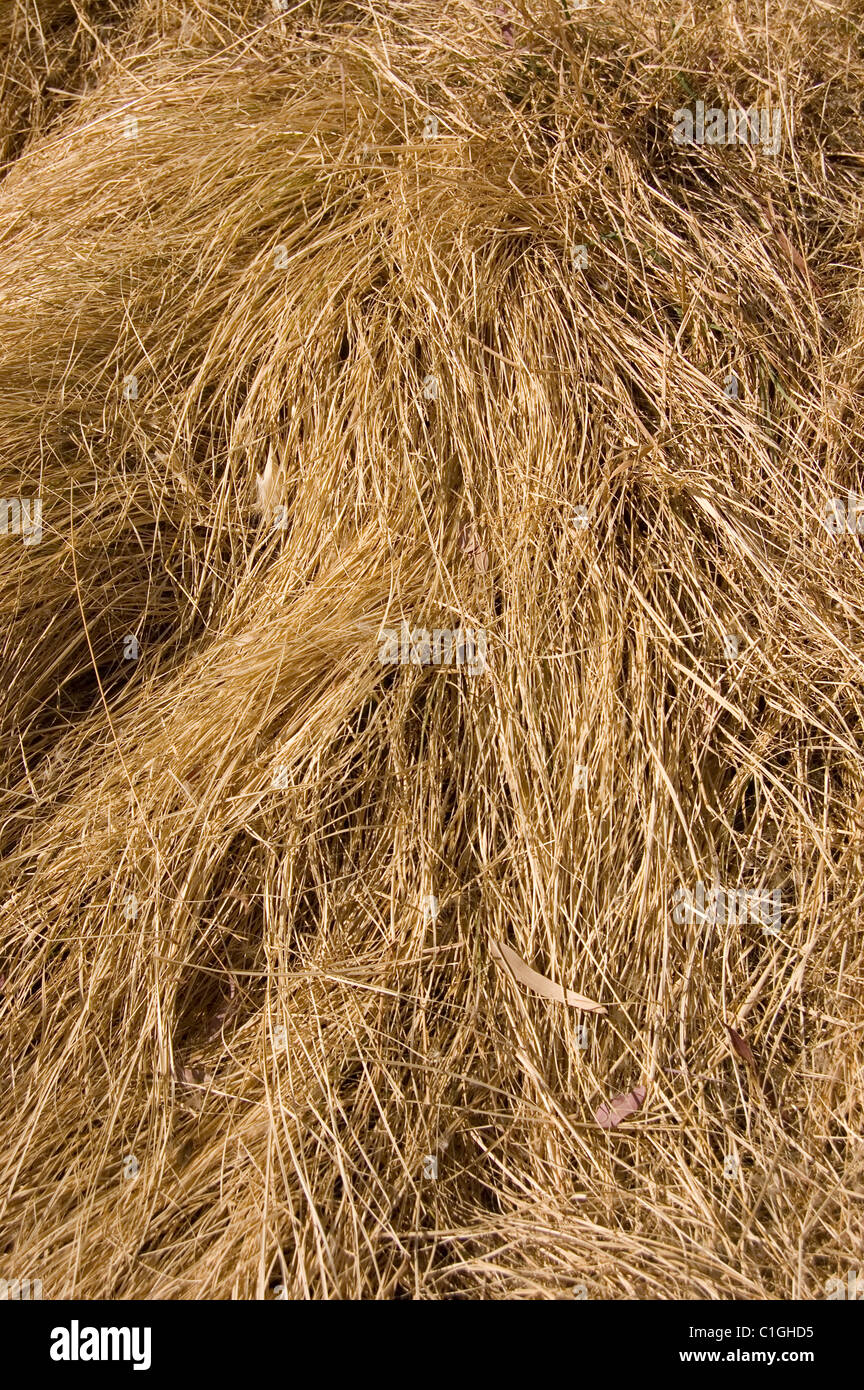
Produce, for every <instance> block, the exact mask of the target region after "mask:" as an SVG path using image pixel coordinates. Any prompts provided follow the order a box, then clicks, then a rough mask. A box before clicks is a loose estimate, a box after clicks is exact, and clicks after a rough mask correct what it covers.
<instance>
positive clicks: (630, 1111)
mask: <svg viewBox="0 0 864 1390" xmlns="http://www.w3.org/2000/svg"><path fill="white" fill-rule="evenodd" d="M646 1094H647V1092H646V1090H645V1087H644V1086H634V1087H633V1090H632V1091H628V1092H627V1094H626V1095H623V1096H613V1098H612V1100H610V1102H609V1104H608V1105H605V1104H604V1105H601V1106H600V1109H599V1110H598V1111H597V1113H596V1114H595V1116H594V1118H595V1120H596V1121H597V1123H598V1125H600V1126H601V1128H602V1129H614V1128H615V1126H616V1125H620V1123H621V1121H622V1120H626V1119H627V1116H628V1115H635V1113H636V1111H637V1110H638V1109H639V1108H640V1106H641V1105H642V1102H643V1101H644V1099H645V1096H646Z"/></svg>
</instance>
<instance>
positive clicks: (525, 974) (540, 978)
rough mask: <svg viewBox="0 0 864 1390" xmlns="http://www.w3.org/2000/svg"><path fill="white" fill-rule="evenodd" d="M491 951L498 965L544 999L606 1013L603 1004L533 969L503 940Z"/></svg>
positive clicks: (495, 943)
mask: <svg viewBox="0 0 864 1390" xmlns="http://www.w3.org/2000/svg"><path fill="white" fill-rule="evenodd" d="M491 953H492V959H493V960H494V961H496V962H497V964H498V965H501V966H504V967H505V968H506V969H509V970H510V971H511V972H512V974H513V976H514V977H515V978H516V979H517V980H518V981H519V983H520V985H524V986H525V988H526V989H530V990H533V991H534V993H535V994H541V995H542V996H543V998H544V999H552V1000H554V1001H555V1003H556V1004H569V1005H570V1007H571V1008H573V1009H584V1010H585V1012H586V1013H594V1014H605V1012H606V1009H605V1007H604V1005H603V1004H597V1003H595V1001H594V1000H593V999H586V998H585V996H584V994H576V993H574V991H573V990H572V989H565V988H564V986H563V985H556V983H555V981H554V980H550V979H548V977H547V976H546V975H541V974H540V973H539V972H538V971H537V970H532V969H531V966H530V965H526V963H525V961H524V960H523V959H522V957H521V956H518V955H517V954H516V952H515V951H514V950H512V949H511V948H510V947H509V946H505V945H504V944H503V942H497V941H493V942H492V946H491Z"/></svg>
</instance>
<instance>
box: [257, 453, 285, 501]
mask: <svg viewBox="0 0 864 1390" xmlns="http://www.w3.org/2000/svg"><path fill="white" fill-rule="evenodd" d="M275 459H276V455H275V453H274V451H273V445H272V444H271V445H270V448H269V451H268V454H267V465H266V467H265V469H264V472H263V473H259V474H258V475H257V476H256V478H255V486H256V489H257V491H258V510H259V512H261V513H262V514H263V515H264V516H267V517H271V516H272V515H273V513H274V512H275V511H276V508H277V506H278V505H279V502H280V500H281V494H282V479H281V476H280V469H279V467H278V466H277V465H276V462H275Z"/></svg>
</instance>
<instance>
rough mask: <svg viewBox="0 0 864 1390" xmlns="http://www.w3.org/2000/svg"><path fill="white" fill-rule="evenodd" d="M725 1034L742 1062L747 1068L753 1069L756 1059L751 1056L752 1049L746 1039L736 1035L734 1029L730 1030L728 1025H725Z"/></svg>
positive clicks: (738, 1034)
mask: <svg viewBox="0 0 864 1390" xmlns="http://www.w3.org/2000/svg"><path fill="white" fill-rule="evenodd" d="M726 1032H727V1033H728V1034H729V1041H730V1042H731V1044H732V1046H733V1048H734V1050H735V1051H736V1052H737V1053H738V1056H739V1057H740V1058H741V1060H742V1062H746V1063H747V1065H748V1066H751V1067H755V1066H756V1058H755V1057H754V1056H753V1049H752V1048H751V1046H750V1044H749V1042H748V1041H747V1039H746V1038H742V1036H741V1034H740V1033H737V1032H736V1031H735V1029H734V1028H730V1027H729V1024H728V1023H727V1024H726Z"/></svg>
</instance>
